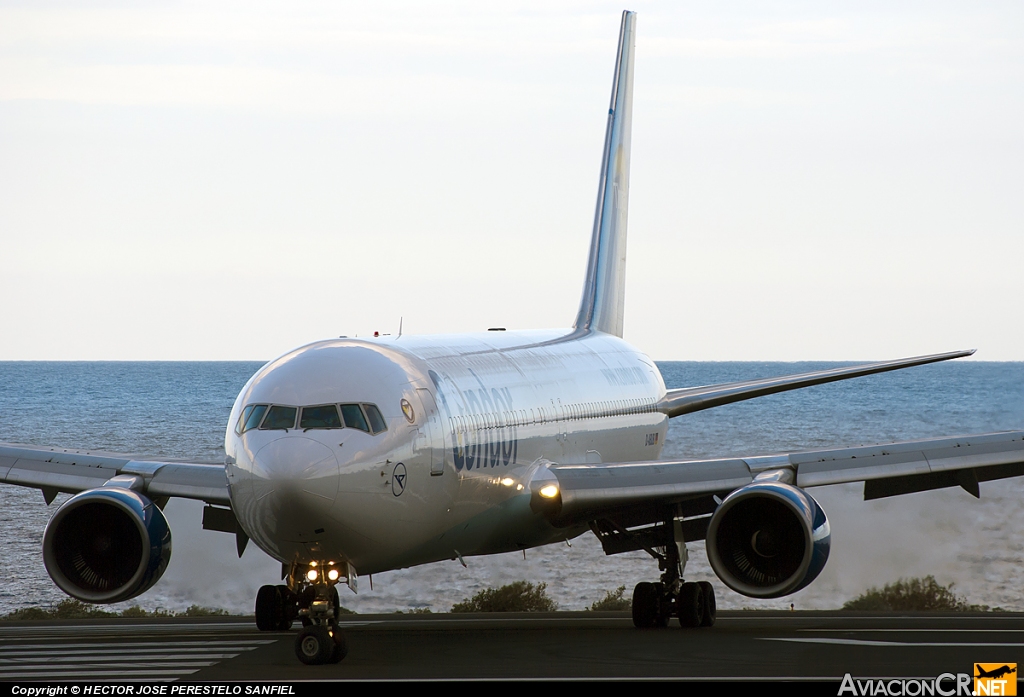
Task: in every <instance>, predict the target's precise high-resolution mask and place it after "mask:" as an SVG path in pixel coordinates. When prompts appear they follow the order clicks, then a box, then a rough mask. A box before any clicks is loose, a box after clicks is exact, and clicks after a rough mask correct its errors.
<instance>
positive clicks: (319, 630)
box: [256, 563, 348, 665]
mask: <svg viewBox="0 0 1024 697" xmlns="http://www.w3.org/2000/svg"><path fill="white" fill-rule="evenodd" d="M325 566H326V565H325V564H320V565H319V568H320V569H323V568H324V567H325ZM327 568H328V571H327V572H324V573H320V572H319V571H316V570H317V569H318V566H317V565H316V564H312V563H311V564H310V565H309V566H308V567H307V566H306V565H299V564H292V568H291V572H290V573H289V574H288V585H287V586H263V587H262V588H260V590H259V593H258V594H257V595H256V627H257V628H258V629H259V630H260V631H287V630H288V629H291V626H292V622H293V621H294V620H295V619H299V620H300V621H301V622H302V627H303V628H302V631H300V632H299V635H298V636H297V637H296V639H295V655H296V656H297V657H298V659H299V660H300V661H302V662H303V663H305V664H307V665H321V664H325V663H337V662H339V661H341V660H342V659H343V658H345V656H347V655H348V645H347V644H346V642H345V637H344V635H343V634H342V632H341V629H339V628H338V616H339V615H340V612H341V604H340V603H339V600H338V589H337V587H336V584H337V582H338V580H339V578H340V574H339V573H338V572H337V571H336V570H334V569H330V567H327Z"/></svg>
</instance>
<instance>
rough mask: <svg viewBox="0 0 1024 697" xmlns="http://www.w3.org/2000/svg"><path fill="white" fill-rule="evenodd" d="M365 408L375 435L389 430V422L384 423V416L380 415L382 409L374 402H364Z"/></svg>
mask: <svg viewBox="0 0 1024 697" xmlns="http://www.w3.org/2000/svg"><path fill="white" fill-rule="evenodd" d="M363 409H364V410H365V411H366V418H367V420H368V421H369V422H370V429H371V430H372V431H373V435H377V434H378V433H380V432H381V431H386V430H388V427H387V424H385V423H384V417H383V416H381V415H380V409H378V408H377V407H376V406H375V405H373V404H364V405H363Z"/></svg>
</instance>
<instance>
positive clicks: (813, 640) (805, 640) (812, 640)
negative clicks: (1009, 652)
mask: <svg viewBox="0 0 1024 697" xmlns="http://www.w3.org/2000/svg"><path fill="white" fill-rule="evenodd" d="M760 639H761V640H762V641H789V642H793V643H795V644H834V645H837V646H887V647H894V646H949V647H954V646H977V647H979V648H983V647H989V646H1017V647H1019V646H1024V643H1020V642H1009V641H1007V642H980V641H979V642H973V641H967V642H965V641H879V640H871V639H831V638H825V637H821V638H818V637H798V638H792V637H760Z"/></svg>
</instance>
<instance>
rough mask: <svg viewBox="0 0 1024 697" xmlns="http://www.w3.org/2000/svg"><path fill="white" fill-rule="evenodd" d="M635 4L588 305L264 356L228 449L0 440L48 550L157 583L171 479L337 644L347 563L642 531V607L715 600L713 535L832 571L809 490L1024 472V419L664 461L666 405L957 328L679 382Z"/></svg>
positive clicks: (313, 629) (745, 588) (274, 621)
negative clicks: (647, 181)
mask: <svg viewBox="0 0 1024 697" xmlns="http://www.w3.org/2000/svg"><path fill="white" fill-rule="evenodd" d="M635 27H636V16H635V15H634V13H632V12H625V13H624V14H623V17H622V26H621V29H620V34H619V44H618V57H617V59H616V62H615V72H614V77H613V81H612V94H611V104H610V108H609V110H608V124H607V130H606V134H605V142H604V157H603V162H602V165H601V174H600V183H599V187H598V196H597V211H596V215H595V220H594V228H593V237H592V240H591V246H590V254H589V258H588V260H587V272H586V280H585V284H584V287H583V297H582V299H581V301H580V306H579V311H578V312H577V315H576V320H575V322H574V323H573V325H572V327H571V328H566V329H552V330H545V331H528V332H518V331H517V332H511V331H502V330H495V331H489V332H482V333H478V334H464V335H457V336H420V337H413V336H401V337H399V338H397V339H393V338H380V339H330V340H325V341H319V342H316V343H313V344H309V345H307V346H302V347H300V348H297V349H295V350H293V351H290V352H289V353H286V354H285V355H283V356H281V357H280V358H277V359H275V360H273V361H271V362H269V363H267V364H266V365H265V366H263V367H262V368H261V369H260V370H259V372H257V373H256V374H255V375H253V376H252V378H250V380H249V382H248V383H247V384H246V385H245V387H244V388H242V391H241V392H240V393H239V395H238V398H237V399H236V401H235V404H234V408H233V409H232V411H231V416H230V418H229V421H228V424H227V429H226V433H225V440H224V448H225V451H226V460H225V462H224V464H223V465H219V464H218V465H211V464H199V463H187V462H179V461H152V460H145V459H133V458H132V457H130V456H118V455H110V454H102V453H86V452H79V451H71V450H63V449H57V448H52V449H47V448H39V447H30V446H16V445H4V446H0V481H2V482H6V483H8V484H18V485H21V486H30V487H36V488H39V489H41V490H42V492H43V496H44V497H45V498H46V501H47V502H51V501H52V500H53V498H54V497H55V496H56V495H57V493H58V492H68V493H72V494H74V496H72V497H71V498H70V499H68V500H67V501H66V502H65V503H64V504H63V505H61V506H60V507H59V508H58V509H57V511H56V512H55V513H54V515H53V517H52V518H51V519H50V522H49V524H48V525H47V527H46V532H45V535H44V538H43V559H44V562H45V565H46V570H47V572H48V573H49V575H50V577H51V578H52V579H53V581H54V583H56V584H57V586H59V587H60V588H61V589H62V590H63V591H64V592H66V593H68V594H69V595H72V596H74V597H76V598H80V599H81V600H84V601H87V602H93V603H111V602H117V601H122V600H127V599H129V598H132V597H134V596H137V595H139V594H140V593H142V592H144V591H145V590H147V589H148V588H150V587H151V586H152V585H153V584H155V583H156V582H157V581H158V580H159V579H160V576H161V574H163V572H164V570H165V569H166V568H167V563H168V560H169V559H170V556H171V531H170V529H169V527H168V524H167V521H166V519H165V518H164V515H163V513H162V510H161V509H162V508H163V506H164V504H165V503H166V502H167V500H168V498H169V497H173V496H177V497H184V498H191V499H198V500H202V501H205V502H206V504H207V506H206V507H205V509H204V514H203V526H204V528H206V529H212V530H220V531H224V532H229V533H233V534H234V535H235V536H236V540H237V548H238V552H239V554H241V552H242V550H243V549H244V548H245V546H246V544H247V543H248V542H249V540H252V541H253V542H255V543H256V544H257V545H258V546H259V547H260V548H261V549H262V550H264V551H265V552H266V553H267V554H269V555H271V556H272V557H274V558H275V559H278V560H280V561H281V563H282V577H283V579H284V583H282V584H281V585H268V586H264V587H263V588H261V589H260V591H259V594H258V596H257V598H256V624H257V625H258V626H259V628H260V629H261V630H282V629H287V628H289V627H290V626H291V625H292V623H293V622H294V621H295V620H296V619H297V620H300V621H301V623H302V624H303V625H304V628H303V629H302V630H301V632H300V633H299V634H298V637H297V640H296V646H295V648H296V654H297V656H298V658H299V659H300V660H301V661H303V662H305V663H328V662H334V661H338V660H341V659H342V658H343V657H344V656H345V654H346V647H345V642H344V639H343V637H342V635H341V632H339V631H338V629H337V625H336V618H337V614H338V608H339V604H338V592H337V585H338V584H339V583H345V584H347V585H348V586H349V587H350V588H352V589H353V590H355V589H356V585H357V578H358V576H359V575H366V574H372V573H380V572H383V571H387V570H389V569H398V568H403V567H410V566H416V565H418V564H427V563H430V562H435V561H439V560H445V559H461V558H462V557H465V556H470V555H481V554H497V553H501V552H508V551H513V550H522V549H526V548H529V547H536V546H538V545H545V544H550V543H553V542H559V541H562V540H567V539H570V538H573V537H576V536H577V535H580V534H583V533H585V532H586V531H588V530H589V531H591V532H592V533H593V534H594V535H596V536H597V537H598V539H599V540H600V541H601V544H602V546H603V548H604V550H605V552H606V553H607V554H617V553H620V552H627V551H635V550H645V551H646V552H648V553H649V554H650V555H651V557H653V558H654V559H655V560H656V561H657V564H658V568H659V570H660V572H661V574H660V578H659V579H658V580H657V581H656V582H644V583H639V584H637V586H636V588H635V589H634V591H633V622H634V624H635V625H636V626H637V627H665V626H666V625H667V624H668V622H669V620H670V619H671V618H672V617H675V618H677V619H678V621H679V623H680V624H681V625H683V626H685V627H708V626H711V625H713V624H714V622H715V596H714V590H713V588H712V586H711V584H709V583H703V582H702V583H693V582H687V581H685V580H684V579H685V571H686V560H687V553H686V550H687V547H686V545H687V544H688V543H696V542H700V541H701V540H704V541H705V545H706V547H707V553H708V558H709V560H710V563H711V566H712V568H713V569H714V571H715V573H716V574H717V575H718V578H719V579H721V581H722V582H723V583H724V584H725V585H726V586H728V587H729V588H732V589H733V590H735V591H736V592H738V593H742V594H744V595H746V596H749V597H753V598H773V597H779V596H783V595H788V594H790V593H793V592H795V591H797V590H799V589H801V588H803V587H805V586H806V585H807V584H809V583H811V582H812V581H813V580H814V579H815V577H817V575H818V574H819V573H820V572H821V570H822V568H823V567H824V565H825V562H826V560H827V559H828V553H829V541H830V533H829V524H828V520H827V518H826V517H825V513H824V512H823V511H822V509H821V507H820V506H819V505H818V504H817V502H815V500H814V499H813V498H812V497H811V495H810V494H809V493H808V492H807V489H808V488H810V487H814V486H819V485H825V484H837V483H842V482H864V498H865V499H874V498H880V497H886V496H893V495H897V494H905V493H909V492H915V491H924V490H928V489H937V488H942V487H952V486H961V487H963V488H964V489H965V490H967V491H968V492H970V493H972V494H973V495H974V496H978V495H979V482H981V481H987V480H993V479H1000V478H1005V477H1013V476H1019V475H1021V474H1024V432H1007V433H990V434H982V435H974V436H961V437H956V438H941V439H931V440H923V441H915V442H905V443H893V444H887V445H878V446H861V447H856V448H845V449H836V450H827V451H825V450H823V451H814V452H799V453H784V454H775V455H766V456H756V457H746V458H732V459H719V460H681V461H666V460H659V459H658V456H659V454H660V452H661V448H662V445H663V444H664V442H665V432H666V428H667V424H668V420H669V419H670V418H674V417H678V416H682V415H684V414H688V413H690V412H694V411H699V410H702V409H709V408H711V407H716V406H720V405H723V404H729V403H732V402H737V401H740V400H745V399H752V398H754V397H759V396H762V395H768V394H774V393H777V392H782V391H785V390H793V389H798V388H802V387H809V386H812V385H819V384H822V383H826V382H832V381H835V380H845V379H848V378H854V377H858V376H862V375H870V374H873V373H880V372H884V371H889V370H897V369H901V368H907V367H911V366H917V365H923V364H926V363H933V362H937V361H944V360H948V359H951V358H958V357H961V356H966V355H969V354H970V353H972V352H971V351H958V352H952V353H942V354H935V355H930V356H921V357H917V358H908V359H903V360H896V361H888V362H883V363H874V364H869V365H857V366H853V367H849V368H840V369H834V370H826V371H820V372H813V373H805V374H801V375H793V376H787V377H781V378H770V379H765V380H754V381H746V382H740V383H731V384H724V385H713V386H706V387H694V388H687V389H677V390H666V388H665V383H664V381H663V380H662V377H661V374H660V373H659V372H658V368H657V366H656V365H655V364H654V362H653V361H652V360H651V359H650V358H648V357H647V356H646V355H645V354H644V353H643V352H642V351H640V350H638V349H636V348H634V347H633V346H630V345H629V344H628V343H626V342H625V341H623V339H622V323H623V293H624V286H625V269H626V211H627V202H628V194H629V158H630V126H631V110H632V96H633V53H634V36H635V30H636V29H635Z"/></svg>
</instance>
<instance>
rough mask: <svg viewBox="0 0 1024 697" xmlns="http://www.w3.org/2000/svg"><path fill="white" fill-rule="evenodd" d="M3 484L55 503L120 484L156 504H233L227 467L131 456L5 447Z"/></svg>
mask: <svg viewBox="0 0 1024 697" xmlns="http://www.w3.org/2000/svg"><path fill="white" fill-rule="evenodd" d="M0 482H2V483H4V484H16V485H19V486H28V487H34V488H37V489H41V490H42V492H43V496H44V497H45V498H46V502H47V503H50V502H51V501H53V498H54V497H55V496H56V495H57V494H58V493H60V492H64V493H69V494H76V493H78V492H80V491H86V490H89V489H95V488H98V487H104V486H119V487H122V488H127V489H132V490H133V491H137V492H139V493H141V494H145V495H146V496H148V497H149V498H151V499H153V500H154V501H160V500H166V499H167V498H169V497H179V498H186V499H197V500H200V501H205V502H207V503H210V504H217V505H220V506H230V505H231V501H230V499H229V498H228V482H227V475H226V474H225V471H224V465H222V464H215V463H198V462H181V461H173V460H170V461H160V460H150V459H134V458H133V457H132V456H131V455H118V454H113V453H99V452H85V451H80V450H63V449H60V448H42V447H38V446H32V445H14V444H9V443H3V444H0Z"/></svg>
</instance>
